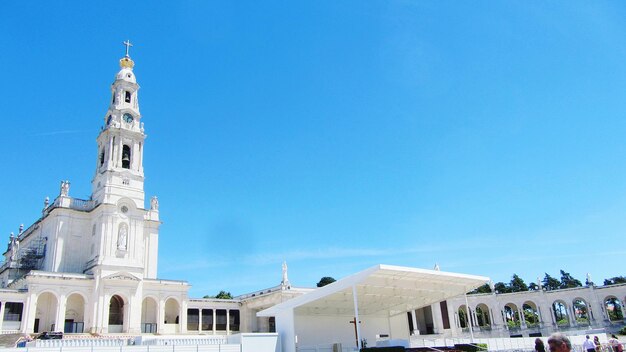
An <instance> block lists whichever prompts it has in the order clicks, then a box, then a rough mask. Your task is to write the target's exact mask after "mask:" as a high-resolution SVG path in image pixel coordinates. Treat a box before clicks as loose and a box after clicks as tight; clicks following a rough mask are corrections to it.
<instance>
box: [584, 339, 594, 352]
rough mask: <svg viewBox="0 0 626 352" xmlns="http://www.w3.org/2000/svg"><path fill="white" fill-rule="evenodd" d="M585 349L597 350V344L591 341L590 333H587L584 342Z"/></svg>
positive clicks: (588, 350) (592, 351)
mask: <svg viewBox="0 0 626 352" xmlns="http://www.w3.org/2000/svg"><path fill="white" fill-rule="evenodd" d="M583 350H585V351H587V352H596V344H595V343H593V341H591V339H590V338H589V335H587V338H586V339H585V342H583Z"/></svg>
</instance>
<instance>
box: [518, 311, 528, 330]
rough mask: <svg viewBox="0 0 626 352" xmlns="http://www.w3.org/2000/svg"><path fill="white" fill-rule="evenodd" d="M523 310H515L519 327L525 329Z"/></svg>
mask: <svg viewBox="0 0 626 352" xmlns="http://www.w3.org/2000/svg"><path fill="white" fill-rule="evenodd" d="M523 310H524V309H523V308H521V309H520V308H518V309H517V315H518V316H519V326H520V328H522V329H523V328H525V327H526V319H524V312H523Z"/></svg>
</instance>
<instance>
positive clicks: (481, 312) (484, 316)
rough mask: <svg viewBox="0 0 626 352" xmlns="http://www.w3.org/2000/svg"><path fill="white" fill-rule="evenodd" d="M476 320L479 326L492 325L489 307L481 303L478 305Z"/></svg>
mask: <svg viewBox="0 0 626 352" xmlns="http://www.w3.org/2000/svg"><path fill="white" fill-rule="evenodd" d="M476 320H477V323H478V326H480V327H489V326H491V318H490V316H489V307H488V306H487V305H486V304H484V303H480V304H478V305H477V306H476Z"/></svg>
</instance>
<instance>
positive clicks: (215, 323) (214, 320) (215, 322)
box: [212, 308, 217, 335]
mask: <svg viewBox="0 0 626 352" xmlns="http://www.w3.org/2000/svg"><path fill="white" fill-rule="evenodd" d="M212 310H213V335H215V331H216V329H217V320H216V319H217V309H215V308H213V309H212Z"/></svg>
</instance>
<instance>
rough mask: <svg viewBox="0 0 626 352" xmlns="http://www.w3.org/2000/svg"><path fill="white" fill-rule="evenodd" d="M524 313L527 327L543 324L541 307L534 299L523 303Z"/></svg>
mask: <svg viewBox="0 0 626 352" xmlns="http://www.w3.org/2000/svg"><path fill="white" fill-rule="evenodd" d="M522 314H524V321H525V323H526V326H527V327H536V326H539V325H540V324H541V316H540V315H539V308H538V307H537V304H535V302H533V301H526V302H524V303H523V304H522Z"/></svg>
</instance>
